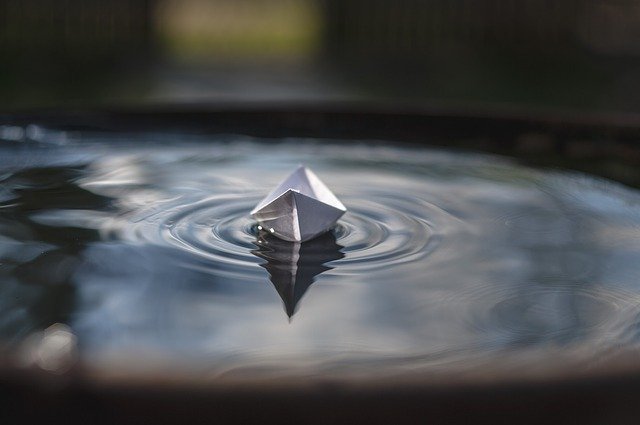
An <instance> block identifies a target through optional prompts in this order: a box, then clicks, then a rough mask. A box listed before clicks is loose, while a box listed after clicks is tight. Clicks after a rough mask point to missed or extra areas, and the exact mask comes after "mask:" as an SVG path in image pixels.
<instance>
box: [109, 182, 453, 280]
mask: <svg viewBox="0 0 640 425" xmlns="http://www.w3.org/2000/svg"><path fill="white" fill-rule="evenodd" d="M260 199H261V198H260V196H259V195H257V194H254V195H250V196H247V195H220V196H213V197H205V198H203V199H195V198H194V197H193V194H191V196H189V197H184V198H179V199H178V200H174V201H170V202H169V203H167V204H165V205H164V206H163V208H162V209H157V208H155V207H154V208H153V209H151V210H145V209H142V210H141V211H137V212H136V213H135V214H134V215H129V214H125V215H123V216H121V217H119V219H117V220H115V221H113V222H111V223H110V224H109V225H108V226H105V227H104V228H103V232H104V233H105V234H110V237H111V238H118V239H125V240H129V241H132V242H136V241H138V242H140V241H145V242H150V243H157V244H160V245H166V246H172V247H175V248H178V249H180V250H184V251H185V252H188V253H189V254H190V255H191V256H193V258H194V259H199V260H200V261H197V263H198V264H202V260H206V261H210V262H211V264H212V265H215V269H216V273H221V272H225V273H231V274H233V275H236V276H241V275H247V274H248V275H252V274H255V271H256V269H255V266H256V264H258V263H260V259H259V258H256V257H255V256H254V255H252V253H251V250H252V249H254V248H255V242H256V237H257V232H256V223H255V221H254V220H253V219H252V218H251V217H250V216H249V214H248V212H249V211H250V210H251V209H253V207H254V206H255V205H256V204H257V203H258V202H259V200H260ZM347 199H348V202H349V211H348V213H347V214H345V215H344V216H343V218H342V219H341V220H340V222H339V223H338V224H337V225H336V226H335V228H333V229H332V230H331V232H333V234H334V235H335V237H336V242H337V243H338V244H339V245H341V246H342V247H343V252H344V253H345V254H346V256H345V258H343V259H342V260H337V261H336V262H335V264H334V265H335V266H336V269H337V273H343V274H350V273H356V272H359V271H369V272H375V271H376V270H378V269H388V268H390V267H394V266H399V265H401V264H403V263H404V262H415V261H419V260H420V259H422V258H424V257H426V256H428V255H429V254H430V253H431V252H432V251H433V250H435V249H436V247H437V243H438V235H437V226H438V223H437V222H438V220H447V219H449V217H448V215H447V213H445V212H444V211H442V210H440V209H439V208H438V207H436V206H435V205H433V204H429V203H426V202H424V201H422V202H421V203H420V202H418V201H419V199H417V198H412V197H406V198H405V197H403V196H398V195H396V196H394V197H393V198H391V197H389V198H387V199H386V202H385V203H381V202H376V201H373V200H370V199H368V198H367V197H366V193H364V194H358V196H352V197H347ZM418 207H419V208H418ZM426 217H428V218H426Z"/></svg>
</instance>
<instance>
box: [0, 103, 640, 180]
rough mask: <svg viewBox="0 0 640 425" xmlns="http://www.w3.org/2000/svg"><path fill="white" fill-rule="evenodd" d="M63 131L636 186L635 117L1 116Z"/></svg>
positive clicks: (154, 108) (386, 113)
mask: <svg viewBox="0 0 640 425" xmlns="http://www.w3.org/2000/svg"><path fill="white" fill-rule="evenodd" d="M29 124H37V125H42V126H45V127H52V128H57V129H61V130H70V131H99V132H127V133H132V132H149V131H151V132H158V131H176V132H183V133H187V134H241V135H248V136H255V137H260V138H263V139H266V140H268V139H270V138H273V139H277V138H282V137H314V138H328V139H338V140H343V141H345V142H347V141H348V140H351V139H366V140H372V141H373V140H378V141H395V142H402V143H408V144H412V145H417V146H436V147H444V148H448V149H466V150H469V149H470V150H474V151H481V152H491V153H498V154H502V155H508V156H512V157H515V158H517V159H518V160H520V161H521V162H523V163H525V164H528V165H534V166H539V167H552V168H562V169H571V170H577V171H583V172H587V173H591V174H595V175H599V176H602V177H606V178H610V179H613V180H616V181H618V182H621V183H623V184H626V185H629V186H633V187H640V115H639V114H622V113H588V112H579V111H562V110H559V111H548V110H526V109H518V108H515V107H513V108H509V107H498V108H496V107H493V108H489V107H483V108H460V107H441V106H428V105H427V106H425V105H411V104H398V103H384V102H381V103H371V102H296V103H291V102H277V103H273V102H264V103H260V102H254V103H233V102H230V103H218V104H204V105H200V104H193V105H185V104H164V105H162V104H159V105H148V106H135V107H103V108H88V109H41V110H23V111H18V112H15V113H0V125H19V126H26V125H29Z"/></svg>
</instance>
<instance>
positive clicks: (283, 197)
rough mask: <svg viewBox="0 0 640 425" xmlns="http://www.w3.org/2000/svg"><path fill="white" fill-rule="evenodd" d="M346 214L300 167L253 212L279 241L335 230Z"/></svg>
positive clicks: (318, 181)
mask: <svg viewBox="0 0 640 425" xmlns="http://www.w3.org/2000/svg"><path fill="white" fill-rule="evenodd" d="M346 211H347V209H346V208H345V206H344V205H343V204H342V202H340V200H338V198H336V196H335V195H334V194H333V193H332V192H331V190H329V188H328V187H327V186H325V184H324V183H322V181H321V180H320V179H319V178H318V176H316V175H315V174H314V173H313V171H311V170H310V169H308V168H307V167H302V166H301V167H299V168H298V169H297V170H295V171H294V172H293V173H291V175H290V176H289V177H287V178H286V179H285V180H284V181H283V182H282V183H280V184H279V185H278V187H276V188H275V189H274V190H273V191H272V192H271V193H269V194H268V195H267V196H266V197H265V198H264V199H263V200H262V201H260V203H259V204H258V205H257V206H256V207H255V208H254V209H253V211H251V216H252V217H253V218H255V219H256V220H257V221H258V223H260V225H261V226H262V227H263V229H264V230H266V231H268V232H269V233H271V234H273V235H274V236H277V237H278V238H280V239H284V240H286V241H291V242H304V241H307V240H309V239H313V238H315V237H316V236H318V235H321V234H322V233H324V232H326V231H327V230H329V229H330V228H331V227H333V226H334V225H335V224H336V222H337V221H338V219H339V218H340V217H342V215H343V214H344V213H345V212H346Z"/></svg>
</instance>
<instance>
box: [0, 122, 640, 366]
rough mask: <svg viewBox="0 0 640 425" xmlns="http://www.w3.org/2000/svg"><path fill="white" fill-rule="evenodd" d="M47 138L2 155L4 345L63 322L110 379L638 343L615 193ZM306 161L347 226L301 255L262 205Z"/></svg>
mask: <svg viewBox="0 0 640 425" xmlns="http://www.w3.org/2000/svg"><path fill="white" fill-rule="evenodd" d="M38 131H39V132H38V133H37V135H38V136H39V140H40V141H38V142H33V141H32V142H29V143H26V142H18V141H11V140H6V141H4V142H2V144H1V145H0V340H1V341H2V344H3V346H4V347H5V348H6V349H11V348H12V347H15V346H19V345H20V344H21V343H22V341H24V340H25V338H27V337H28V336H29V335H31V334H33V333H34V332H37V331H39V330H42V329H45V328H47V327H49V326H51V325H52V324H54V323H63V324H66V325H67V326H69V328H70V329H71V330H72V332H73V333H74V334H75V335H76V337H77V341H78V349H79V353H80V356H81V358H82V359H83V360H84V361H85V362H87V363H90V364H96V365H99V364H109V362H111V361H120V362H122V360H123V359H124V360H126V364H127V365H135V367H141V366H142V367H144V366H145V365H149V364H156V363H158V364H162V365H164V366H165V367H166V366H167V365H170V366H171V365H175V367H186V368H189V370H195V371H197V372H198V373H205V375H204V376H220V374H225V373H226V374H233V373H249V374H251V373H259V372H268V373H271V372H273V373H282V374H285V373H293V374H299V375H311V374H323V373H326V374H331V373H337V374H342V373H351V374H362V375H371V374H380V375H394V374H397V373H407V372H409V373H411V372H413V371H439V372H453V371H458V370H463V369H470V368H474V367H476V366H479V365H487V364H492V362H493V363H499V360H498V359H504V358H505V357H504V356H505V355H507V356H508V358H509V359H510V360H509V361H510V362H511V363H512V364H513V365H514V367H516V366H518V367H519V366H522V365H524V364H526V365H531V364H536V365H539V364H544V363H545V362H549V361H553V359H555V358H557V356H558V355H559V354H560V355H562V356H564V357H565V358H568V359H575V360H576V361H577V360H580V361H583V362H586V363H587V364H589V363H597V362H598V361H600V360H601V359H602V358H604V357H606V356H607V355H610V354H611V352H613V351H616V350H618V349H620V348H621V347H622V348H625V349H626V348H634V347H635V346H636V344H637V342H638V339H639V336H638V331H639V327H638V317H639V314H640V280H639V277H640V195H639V194H638V193H637V192H636V191H635V190H632V189H628V188H625V187H623V186H621V185H618V184H616V183H614V182H611V181H606V180H602V179H598V178H594V177H590V176H586V175H581V174H576V173H569V172H561V171H548V170H546V171H543V170H535V169H531V168H527V167H524V166H522V165H519V164H517V163H516V162H515V161H512V160H509V159H508V158H503V157H496V156H490V155H483V154H477V153H464V152H447V151H441V150H431V149H414V148H408V147H400V146H394V145H392V144H388V143H382V144H380V143H371V142H351V141H349V142H341V141H327V140H322V141H318V140H297V139H296V140H293V139H292V140H280V141H275V142H274V141H269V142H265V141H260V140H253V139H249V138H247V137H242V136H224V137H222V136H215V137H213V136H211V137H205V136H199V137H195V136H187V135H184V134H177V133H173V134H133V135H125V134H96V133H56V132H46V131H44V130H42V129H39V130H38ZM299 164H305V165H307V166H309V167H310V168H312V169H313V170H314V171H315V172H316V173H317V174H318V175H319V176H320V178H321V179H323V181H325V183H326V184H327V185H328V186H329V187H330V188H332V189H333V190H334V192H335V193H336V195H337V196H338V197H339V198H340V199H341V200H342V202H343V203H344V204H345V205H346V207H347V208H348V212H347V213H346V214H345V215H344V216H343V218H342V219H341V220H340V222H339V224H338V225H337V226H336V227H335V228H334V229H332V231H331V232H330V233H328V234H326V235H324V236H323V237H321V238H319V239H317V240H314V241H311V242H309V243H306V244H302V245H295V244H291V243H286V242H282V241H278V240H276V239H273V238H271V237H269V236H268V235H264V234H260V233H259V232H258V230H257V227H256V225H255V223H254V222H253V221H252V219H251V218H250V217H249V211H250V210H251V209H252V208H253V207H254V206H255V204H256V203H257V202H258V201H259V200H260V199H261V198H262V197H263V196H264V195H265V194H266V193H267V192H269V190H270V189H271V188H272V187H273V186H274V185H276V184H277V183H278V182H279V181H280V180H281V179H282V178H284V177H285V176H286V175H287V174H288V173H289V172H290V171H292V170H293V169H294V168H295V167H296V166H298V165H299ZM154 362H156V363H154Z"/></svg>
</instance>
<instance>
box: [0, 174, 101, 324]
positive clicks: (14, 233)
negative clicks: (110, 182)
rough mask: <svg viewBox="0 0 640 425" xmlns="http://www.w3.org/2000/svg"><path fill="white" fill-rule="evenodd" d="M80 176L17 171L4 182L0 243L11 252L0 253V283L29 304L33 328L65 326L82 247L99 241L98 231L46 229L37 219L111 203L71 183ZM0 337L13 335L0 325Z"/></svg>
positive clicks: (71, 303) (78, 228)
mask: <svg viewBox="0 0 640 425" xmlns="http://www.w3.org/2000/svg"><path fill="white" fill-rule="evenodd" d="M82 172H83V168H82V167H78V168H59V167H44V168H38V169H27V170H22V171H19V172H16V173H14V174H12V175H11V176H10V177H8V178H6V179H4V180H3V181H2V184H3V188H4V189H5V191H6V192H7V193H8V194H10V196H8V197H7V198H6V199H4V200H0V238H2V240H3V243H4V244H5V245H7V246H9V247H14V248H13V249H4V250H0V266H2V267H1V270H0V279H1V280H2V281H3V284H4V286H3V289H4V290H8V287H9V286H11V282H13V283H14V284H16V285H18V287H17V288H16V291H17V292H16V294H17V295H16V300H22V301H21V302H22V303H23V304H29V307H27V308H24V309H25V310H26V311H25V312H24V314H25V315H29V316H30V317H32V318H33V322H34V323H32V326H33V328H34V329H39V328H45V327H47V326H49V325H51V324H52V323H55V322H68V320H69V317H70V316H71V314H72V311H73V309H74V305H73V302H74V301H73V300H74V299H75V296H74V291H75V290H74V285H73V283H72V280H73V274H74V273H75V271H76V268H77V267H78V265H79V264H80V261H81V260H80V259H81V256H82V253H83V251H84V249H85V248H86V246H87V245H88V244H90V243H92V242H95V241H97V240H99V235H98V232H97V231H96V230H92V229H86V228H82V227H81V226H77V225H74V224H73V223H69V224H68V225H65V226H55V225H53V226H52V225H48V224H47V223H42V222H40V221H38V219H37V215H38V214H39V213H43V212H47V211H49V212H50V211H55V210H67V211H68V210H76V211H79V212H82V211H86V210H92V209H103V210H104V209H107V210H108V209H109V205H110V202H111V200H110V199H109V198H107V197H103V196H99V195H95V194H93V193H91V192H88V191H86V190H84V189H82V188H80V187H79V186H78V185H77V184H76V183H75V180H76V179H77V178H78V177H79V176H80V175H81V174H82ZM29 295H31V296H33V297H35V298H36V299H31V302H30V303H29V302H27V301H26V300H25V299H24V298H29ZM4 307H5V308H8V307H7V306H4ZM8 322H11V321H10V320H9V321H8ZM4 332H8V333H9V335H12V334H13V333H14V332H15V330H14V329H13V328H10V329H5V328H4V327H3V326H2V325H0V334H3V333H4Z"/></svg>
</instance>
